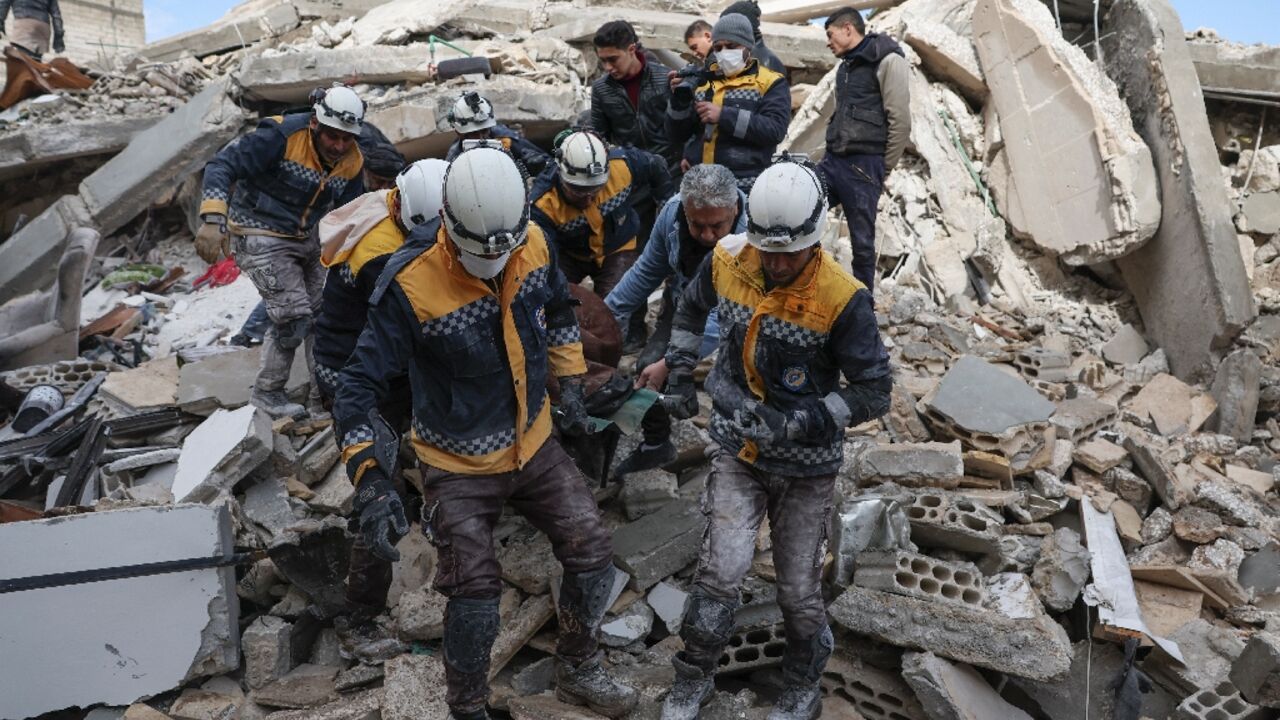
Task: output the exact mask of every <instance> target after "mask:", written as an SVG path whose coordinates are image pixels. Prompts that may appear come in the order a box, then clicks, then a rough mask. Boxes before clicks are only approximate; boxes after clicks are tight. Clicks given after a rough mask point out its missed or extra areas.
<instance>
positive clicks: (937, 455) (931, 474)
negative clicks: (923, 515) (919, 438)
mask: <svg viewBox="0 0 1280 720" xmlns="http://www.w3.org/2000/svg"><path fill="white" fill-rule="evenodd" d="M857 468H858V470H857V472H858V478H859V481H860V483H861V484H862V485H877V484H879V483H885V482H893V483H897V484H898V485H902V486H904V487H939V488H948V489H950V488H955V487H957V486H958V485H959V484H960V478H961V477H962V476H963V475H964V459H963V456H962V453H961V449H960V442H959V441H958V440H957V441H953V442H950V443H938V442H933V443H918V444H917V443H894V444H891V445H876V446H874V447H872V448H870V449H868V450H866V451H864V452H863V453H862V454H861V455H859V456H858V465H857Z"/></svg>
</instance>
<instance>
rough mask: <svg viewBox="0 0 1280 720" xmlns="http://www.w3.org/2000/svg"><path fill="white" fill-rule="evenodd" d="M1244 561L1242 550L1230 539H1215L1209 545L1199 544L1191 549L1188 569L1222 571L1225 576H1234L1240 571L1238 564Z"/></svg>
mask: <svg viewBox="0 0 1280 720" xmlns="http://www.w3.org/2000/svg"><path fill="white" fill-rule="evenodd" d="M1243 562H1244V550H1243V549H1241V547H1240V546H1239V545H1237V544H1235V543H1233V542H1231V541H1230V540H1215V541H1214V542H1213V543H1212V544H1211V545H1201V546H1200V547H1198V548H1196V549H1195V550H1192V551H1191V562H1189V563H1187V569H1188V570H1193V571H1194V570H1209V571H1222V572H1225V573H1226V574H1227V577H1232V578H1234V577H1236V576H1237V575H1238V574H1239V573H1240V564H1241V563H1243Z"/></svg>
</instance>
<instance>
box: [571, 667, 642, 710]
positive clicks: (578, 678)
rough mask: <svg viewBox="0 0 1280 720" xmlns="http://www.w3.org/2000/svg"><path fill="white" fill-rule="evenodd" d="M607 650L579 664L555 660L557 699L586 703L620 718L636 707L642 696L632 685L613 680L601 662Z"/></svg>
mask: <svg viewBox="0 0 1280 720" xmlns="http://www.w3.org/2000/svg"><path fill="white" fill-rule="evenodd" d="M603 656H604V653H602V652H600V651H598V650H597V651H596V653H595V654H594V655H592V656H591V657H589V658H587V659H586V660H583V661H582V662H580V663H577V664H576V665H575V664H573V663H570V662H568V661H566V660H564V659H563V658H560V659H558V660H557V661H556V699H558V700H559V701H560V702H565V703H569V704H570V705H586V706H587V707H589V708H591V709H592V710H593V711H594V712H598V713H600V714H601V715H604V716H605V717H611V718H618V717H622V716H623V715H626V714H627V713H629V712H631V711H632V710H634V709H635V707H636V703H638V702H640V696H639V695H637V694H636V691H635V690H634V689H633V688H630V687H628V686H626V685H623V684H622V683H620V682H618V681H617V680H614V679H613V677H612V676H610V675H609V671H608V670H605V669H604V665H602V664H601V663H600V660H601V658H602V657H603Z"/></svg>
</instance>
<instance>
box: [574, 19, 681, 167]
mask: <svg viewBox="0 0 1280 720" xmlns="http://www.w3.org/2000/svg"><path fill="white" fill-rule="evenodd" d="M592 42H593V44H594V45H595V47H596V55H597V56H598V57H599V58H600V64H601V65H602V66H603V67H604V69H605V72H604V74H603V75H601V76H600V77H599V78H597V79H596V81H595V82H593V83H591V129H593V130H595V131H596V132H597V133H599V134H600V136H601V137H603V138H604V139H605V140H607V141H608V142H609V143H610V144H612V145H617V146H619V147H627V146H630V147H635V148H640V149H641V150H647V151H648V152H651V153H653V154H654V155H657V156H659V157H661V158H662V159H664V160H666V161H667V166H668V169H670V170H672V171H674V170H675V168H676V166H677V165H678V164H679V162H680V153H679V150H678V148H674V147H673V146H672V145H671V143H670V142H669V141H668V140H667V129H666V124H665V121H664V115H665V113H666V109H667V100H668V98H670V97H671V86H670V84H669V83H668V82H667V73H669V72H671V68H669V67H667V66H666V65H663V64H662V63H660V62H658V61H657V59H656V58H654V57H652V56H650V55H648V54H647V53H646V52H645V50H644V48H642V47H641V46H640V40H639V38H637V37H636V31H635V28H633V27H631V23H629V22H627V21H626V20H613V21H611V22H607V23H605V24H604V25H601V26H600V29H599V30H597V31H596V36H595V38H594V39H593V40H592Z"/></svg>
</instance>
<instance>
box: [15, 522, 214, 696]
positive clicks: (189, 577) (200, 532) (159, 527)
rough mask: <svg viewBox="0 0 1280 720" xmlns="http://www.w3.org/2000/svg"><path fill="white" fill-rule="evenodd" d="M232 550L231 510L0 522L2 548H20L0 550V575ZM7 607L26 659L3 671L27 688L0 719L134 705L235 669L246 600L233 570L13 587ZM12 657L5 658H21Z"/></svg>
mask: <svg viewBox="0 0 1280 720" xmlns="http://www.w3.org/2000/svg"><path fill="white" fill-rule="evenodd" d="M233 546H234V539H233V536H232V531H231V518H230V514H229V513H228V511H227V509H226V508H225V507H211V506H205V505H171V506H160V507H143V508H132V509H124V510H113V511H102V512H94V513H87V514H82V515H71V516H68V517H61V518H54V519H48V520H31V521H27V522H11V523H5V524H0V547H6V548H22V552H7V553H0V577H2V578H6V579H16V578H24V577H31V576H37V575H47V574H51V573H59V572H70V571H76V570H92V569H95V568H110V567H119V566H125V565H135V564H141V563H152V562H164V561H171V560H182V559H187V558H201V557H222V556H229V555H230V554H231V553H232V552H233ZM68 548H74V552H69V551H68ZM3 604H4V612H2V613H0V637H3V638H4V643H5V645H6V646H8V647H10V648H20V649H21V653H20V656H21V658H22V662H10V663H6V664H5V665H6V669H5V682H6V684H8V686H9V687H15V688H17V687H21V688H25V689H24V690H23V691H22V692H6V693H0V716H3V717H13V718H23V717H31V716H34V715H39V714H41V713H45V712H49V711H52V710H60V709H62V708H65V707H70V706H80V707H88V706H91V705H96V704H100V703H105V704H109V705H128V704H129V703H132V702H134V701H136V700H139V699H140V698H144V697H151V696H153V695H157V694H159V693H162V692H167V691H169V690H172V689H175V688H177V687H179V686H181V685H183V684H184V683H186V682H187V681H189V680H192V679H195V678H198V677H202V676H206V675H218V674H221V673H225V672H229V671H231V670H234V669H235V668H236V667H237V666H238V664H239V642H238V641H239V637H238V634H239V625H238V623H239V602H238V598H237V596H236V593H235V569H234V568H233V567H230V566H228V567H222V568H211V569H205V570H191V571H186V572H180V573H167V574H160V575H149V576H144V577H136V578H128V579H120V580H112V581H110V582H99V583H87V584H77V585H66V586H62V587H51V588H44V589H37V590H27V591H22V592H15V593H10V594H6V595H5V596H4V603H3ZM86 607H93V608H94V611H93V612H91V613H86V612H85V608H86ZM16 652H17V651H16V650H11V651H6V653H5V654H6V657H10V658H15V659H16V658H17V657H19V655H18V654H15V653H16ZM67 658H75V662H68V661H67ZM54 667H56V668H58V671H57V672H56V673H51V672H50V671H49V668H54Z"/></svg>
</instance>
